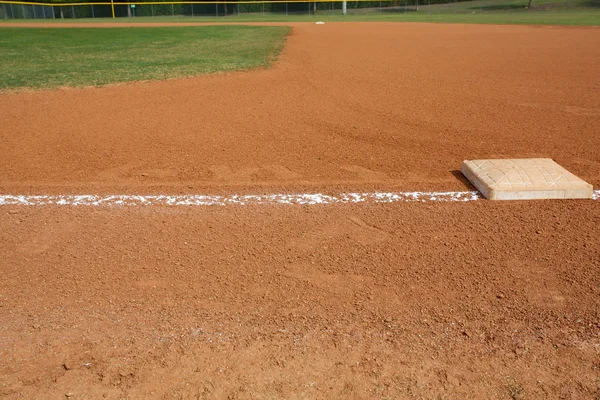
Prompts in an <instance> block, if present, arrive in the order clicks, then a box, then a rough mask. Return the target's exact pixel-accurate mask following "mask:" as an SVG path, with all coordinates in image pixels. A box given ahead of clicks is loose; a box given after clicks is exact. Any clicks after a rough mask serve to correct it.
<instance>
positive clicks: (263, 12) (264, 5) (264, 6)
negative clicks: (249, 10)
mask: <svg viewBox="0 0 600 400" xmlns="http://www.w3.org/2000/svg"><path fill="white" fill-rule="evenodd" d="M262 5H263V17H264V16H265V3H262Z"/></svg>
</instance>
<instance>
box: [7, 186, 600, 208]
mask: <svg viewBox="0 0 600 400" xmlns="http://www.w3.org/2000/svg"><path fill="white" fill-rule="evenodd" d="M592 198H593V199H594V200H598V199H600V190H596V191H594V195H593V197H592ZM481 199H483V197H482V196H481V195H480V194H479V192H475V191H472V192H371V193H359V192H350V193H341V194H338V195H328V194H322V193H298V194H249V195H228V196H219V195H200V194H187V195H129V194H120V195H106V196H100V195H91V194H86V195H11V194H6V195H0V206H17V205H18V206H94V207H115V206H189V207H198V206H229V205H277V204H285V205H315V204H356V203H413V202H420V203H427V202H468V201H476V200H481Z"/></svg>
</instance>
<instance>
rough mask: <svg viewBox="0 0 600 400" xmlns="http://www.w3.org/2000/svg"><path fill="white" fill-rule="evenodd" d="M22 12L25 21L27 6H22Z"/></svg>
mask: <svg viewBox="0 0 600 400" xmlns="http://www.w3.org/2000/svg"><path fill="white" fill-rule="evenodd" d="M21 12H22V13H23V19H25V6H24V5H23V4H21Z"/></svg>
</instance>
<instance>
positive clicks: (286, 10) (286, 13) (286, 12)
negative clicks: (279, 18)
mask: <svg viewBox="0 0 600 400" xmlns="http://www.w3.org/2000/svg"><path fill="white" fill-rule="evenodd" d="M287 15H288V9H287V1H286V2H285V16H286V17H287Z"/></svg>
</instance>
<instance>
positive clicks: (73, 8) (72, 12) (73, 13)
mask: <svg viewBox="0 0 600 400" xmlns="http://www.w3.org/2000/svg"><path fill="white" fill-rule="evenodd" d="M71 15H72V17H71V18H75V7H73V6H71Z"/></svg>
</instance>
